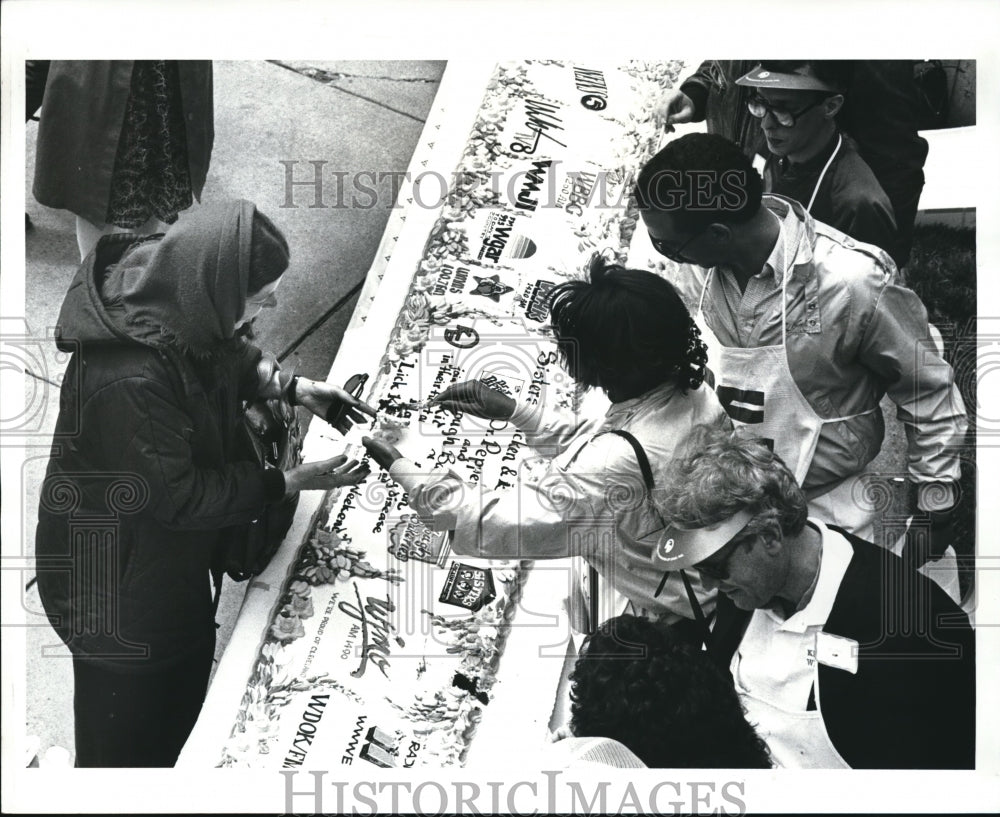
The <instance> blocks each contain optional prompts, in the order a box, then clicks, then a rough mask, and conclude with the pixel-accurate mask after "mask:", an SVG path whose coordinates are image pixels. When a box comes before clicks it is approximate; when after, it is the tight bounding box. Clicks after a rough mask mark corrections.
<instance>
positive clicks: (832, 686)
mask: <svg viewBox="0 0 1000 817" xmlns="http://www.w3.org/2000/svg"><path fill="white" fill-rule="evenodd" d="M657 504H658V505H659V507H660V512H661V513H662V515H663V516H664V517H665V518H668V519H670V520H671V521H672V524H673V525H675V526H676V527H672V528H670V529H668V530H667V531H666V532H665V533H664V535H663V536H662V538H661V540H660V544H659V546H658V547H657V549H656V551H655V556H654V561H655V562H656V564H658V565H659V566H660V568H661V569H664V570H667V571H671V572H673V571H679V570H694V571H696V572H697V573H698V574H699V575H700V577H701V580H702V583H703V584H704V585H705V586H706V587H708V588H717V589H718V591H719V599H718V604H717V607H716V623H715V627H714V629H713V632H712V635H711V638H710V639H709V652H710V653H711V654H712V655H713V656H715V657H716V658H717V659H718V660H719V661H720V662H721V663H723V665H725V666H728V667H729V669H730V671H731V672H732V675H733V680H734V682H735V684H736V689H737V692H738V693H739V696H740V699H741V702H742V703H743V706H744V707H745V709H746V712H747V720H748V721H749V722H750V723H753V724H755V726H756V729H757V731H758V734H760V736H761V737H762V738H763V739H764V740H765V741H766V743H767V745H768V749H769V750H770V752H771V756H772V758H773V759H774V761H775V762H776V764H777V765H779V766H782V767H786V768H835V769H836V768H841V769H842V768H856V769H860V768H897V769H923V768H931V769H971V768H973V767H974V765H975V743H976V741H975V728H976V727H975V713H976V704H975V697H976V696H975V638H974V633H973V630H972V628H971V626H970V625H969V620H968V618H967V617H966V615H965V614H964V613H963V612H962V611H961V610H960V609H959V608H958V607H957V606H956V605H955V604H954V602H953V601H952V600H951V599H949V598H948V596H947V595H946V594H945V593H944V592H943V591H942V590H941V589H940V588H938V587H937V586H936V585H935V584H934V583H933V582H930V581H929V580H927V579H926V578H924V577H923V576H921V575H920V574H918V573H916V572H915V571H912V570H910V569H908V568H907V567H906V566H905V565H904V563H903V561H902V560H901V559H899V558H898V557H896V556H893V555H892V554H891V553H888V552H886V551H884V550H882V549H881V548H878V547H876V546H874V545H873V544H871V543H870V542H866V541H864V540H862V539H859V538H857V537H855V536H852V535H851V534H849V533H847V532H846V531H844V530H842V529H840V528H836V527H834V526H832V525H828V524H825V523H824V522H822V521H820V520H819V519H816V518H812V517H811V516H810V517H807V506H806V498H805V496H804V495H803V493H802V491H801V490H800V488H799V486H798V484H797V483H796V481H795V478H794V475H793V474H792V473H791V471H790V470H789V469H788V468H787V467H786V466H785V464H784V463H782V461H781V460H780V459H779V458H778V457H776V456H775V455H774V454H773V453H772V451H771V450H770V448H769V447H768V446H767V445H766V444H765V443H764V442H763V441H762V440H759V439H754V438H750V437H748V436H746V435H745V434H740V433H739V432H737V433H732V432H727V431H724V430H720V429H718V428H714V429H713V428H709V427H707V426H702V427H700V428H697V429H695V431H694V433H693V434H692V436H691V438H690V439H689V441H688V444H687V445H686V447H685V450H684V452H682V454H681V455H680V456H679V457H678V458H677V459H675V460H674V462H673V464H672V467H671V477H670V479H669V480H668V481H667V482H666V483H665V484H664V486H663V490H662V491H661V492H660V493H659V494H658V498H657Z"/></svg>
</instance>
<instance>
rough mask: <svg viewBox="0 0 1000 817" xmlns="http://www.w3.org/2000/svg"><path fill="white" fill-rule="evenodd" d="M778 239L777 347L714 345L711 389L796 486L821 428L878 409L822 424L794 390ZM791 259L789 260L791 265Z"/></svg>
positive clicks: (787, 266) (705, 288)
mask: <svg viewBox="0 0 1000 817" xmlns="http://www.w3.org/2000/svg"><path fill="white" fill-rule="evenodd" d="M775 218H777V216H775ZM781 240H782V253H783V257H784V265H783V266H784V272H785V274H784V276H783V278H782V281H781V342H780V343H779V344H776V345H774V346H758V347H755V348H743V347H741V346H723V345H722V344H718V343H717V349H716V350H715V353H716V354H715V355H714V357H715V359H716V365H717V367H718V369H717V371H716V376H717V382H716V386H715V390H716V392H717V394H718V395H719V401H720V402H721V403H722V405H723V407H724V408H725V409H726V413H727V414H729V416H730V418H731V419H732V420H733V423H734V424H735V425H737V426H740V425H746V426H752V430H753V431H754V432H755V433H756V434H757V436H760V437H763V438H765V439H767V440H769V441H770V442H771V443H772V444H773V446H774V452H775V453H776V454H777V455H778V456H780V457H781V459H782V460H783V461H784V463H785V465H787V466H788V468H789V470H791V471H792V473H793V474H795V479H796V480H797V481H798V482H799V484H800V485H801V484H802V481H803V480H804V479H805V476H806V474H807V473H808V472H809V466H810V465H811V464H812V459H813V455H814V454H815V453H816V444H817V443H818V442H819V437H820V434H821V433H822V430H823V426H824V425H825V424H826V423H839V422H843V421H844V420H850V419H853V418H854V417H860V416H862V415H864V414H871V413H873V412H875V411H877V410H878V406H874V407H872V408H871V409H869V410H867V411H863V412H859V413H858V414H850V415H847V416H844V417H831V418H828V419H824V418H823V417H820V416H819V415H818V414H817V413H816V411H815V410H814V409H813V407H812V406H811V405H810V404H809V401H808V400H806V398H805V397H804V396H803V395H802V392H801V391H800V390H799V387H798V385H796V383H795V379H794V378H793V377H792V372H791V370H790V369H789V368H788V354H787V332H788V315H787V296H786V289H787V284H786V282H787V279H788V276H789V272H790V264H789V262H788V239H787V236H786V234H785V231H784V230H782V231H781ZM794 260H795V259H794V258H793V259H792V262H793V263H794ZM712 275H714V270H713V271H711V272H709V274H708V275H707V276H706V278H705V285H704V286H703V287H702V290H701V297H700V298H699V299H698V313H697V315H696V316H695V321H696V322H697V323H698V324H699V327H700V328H701V329H702V333H703V334H704V333H705V329H706V325H705V319H704V315H703V305H704V302H705V293H706V292H707V291H708V287H709V285H710V284H711V282H712Z"/></svg>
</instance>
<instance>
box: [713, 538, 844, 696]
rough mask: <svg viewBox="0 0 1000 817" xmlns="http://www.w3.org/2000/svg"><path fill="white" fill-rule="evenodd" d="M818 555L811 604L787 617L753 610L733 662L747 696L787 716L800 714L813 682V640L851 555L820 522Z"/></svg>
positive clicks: (840, 540)
mask: <svg viewBox="0 0 1000 817" xmlns="http://www.w3.org/2000/svg"><path fill="white" fill-rule="evenodd" d="M809 524H811V525H812V526H813V527H814V528H815V529H816V530H817V531H819V533H820V537H821V541H822V545H821V547H822V553H821V556H820V564H819V575H818V577H817V580H816V587H815V589H814V591H813V594H812V598H811V599H810V600H809V601H808V603H807V604H806V605H805V606H804V607H803V608H802V609H801V610H798V611H796V612H795V613H794V614H793V615H791V616H789V617H787V618H786V617H785V616H783V615H782V614H781V613H780V612H778V611H777V610H775V609H770V608H767V609H761V610H755V611H754V613H753V615H752V616H751V618H750V624H749V625H748V627H747V630H746V633H745V634H744V636H743V640H742V641H741V642H740V646H739V649H738V650H737V652H736V656H735V657H734V659H733V674H734V676H735V678H736V680H737V683H738V686H739V687H741V688H742V689H743V690H744V691H745V692H746V693H748V694H750V695H753V696H754V697H757V698H760V699H762V700H765V701H767V702H768V703H770V704H771V705H773V706H776V707H778V708H779V709H783V710H785V711H787V712H804V711H806V708H807V706H808V704H809V695H810V692H811V691H812V686H813V680H814V679H815V677H816V672H815V671H816V654H815V647H816V635H817V633H820V632H822V631H823V627H824V625H825V624H826V620H827V618H829V616H830V611H831V610H832V609H833V603H834V600H835V599H836V598H837V592H838V591H839V590H840V583H841V582H842V581H843V579H844V573H845V572H846V570H847V565H848V564H850V561H851V558H852V556H853V555H854V551H853V550H852V548H851V545H850V543H849V542H848V541H847V540H846V539H845V538H844V537H843V536H841V535H840V534H839V533H837V532H836V531H831V530H830V529H829V528H827V527H826V525H824V524H823V523H822V522H820V521H818V520H815V519H810V520H809Z"/></svg>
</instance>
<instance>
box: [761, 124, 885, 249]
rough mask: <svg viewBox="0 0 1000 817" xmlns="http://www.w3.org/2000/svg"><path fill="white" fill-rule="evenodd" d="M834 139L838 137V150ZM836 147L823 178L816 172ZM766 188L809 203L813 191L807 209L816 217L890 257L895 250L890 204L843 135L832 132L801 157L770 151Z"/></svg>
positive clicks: (855, 148)
mask: <svg viewBox="0 0 1000 817" xmlns="http://www.w3.org/2000/svg"><path fill="white" fill-rule="evenodd" d="M838 140H842V141H841V143H840V150H837V144H838ZM835 150H837V153H836V156H834V157H833V161H832V162H830V166H829V167H828V168H827V170H826V173H825V174H823V177H822V180H821V179H820V174H821V173H823V168H824V167H826V164H827V161H828V160H829V159H830V157H831V156H832V155H833V152H834V151H835ZM817 183H818V184H819V188H818V189H817V187H816V185H817ZM764 190H765V191H766V192H768V193H775V194H778V195H781V196H784V197H785V198H789V199H795V200H796V201H798V202H799V203H801V204H802V205H803V206H804V207H808V206H809V202H810V200H813V191H815V193H816V196H815V200H813V204H812V208H811V209H810V210H809V214H810V215H811V216H812V217H813V218H814V219H816V220H817V221H821V222H823V223H824V224H828V225H830V226H831V227H835V228H836V229H838V230H840V231H841V232H842V233H845V234H846V235H849V236H850V237H851V238H853V239H855V240H856V241H864V242H866V243H868V244H874V245H875V246H876V247H881V248H882V249H883V250H885V251H886V252H887V253H889V255H891V256H893V257H896V256H897V255H898V253H897V236H896V219H895V217H894V216H893V211H892V203H891V202H890V201H889V197H888V196H887V195H886V192H885V191H884V190H883V189H882V185H880V184H879V182H878V179H876V178H875V174H874V173H873V172H872V169H871V168H870V167H869V166H868V165H867V164H866V163H865V160H864V159H862V158H861V155H860V154H859V153H858V151H857V147H856V146H855V144H854V142H853V141H852V140H851V138H850V137H849V136H847V135H846V134H839V133H834V134H833V137H832V138H831V139H830V141H829V142H828V143H827V144H826V145H825V146H824V147H823V150H821V151H820V152H819V153H818V154H816V155H815V156H813V157H812V158H810V159H807V160H806V161H804V162H792V161H790V160H789V159H788V158H787V157H778V156H774V155H769V156H768V159H767V164H766V165H765V167H764Z"/></svg>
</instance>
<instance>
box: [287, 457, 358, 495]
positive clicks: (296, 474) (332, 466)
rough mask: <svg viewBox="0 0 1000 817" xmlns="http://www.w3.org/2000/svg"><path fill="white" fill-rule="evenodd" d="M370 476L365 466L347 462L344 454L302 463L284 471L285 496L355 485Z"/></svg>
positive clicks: (355, 462) (356, 462)
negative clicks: (299, 492)
mask: <svg viewBox="0 0 1000 817" xmlns="http://www.w3.org/2000/svg"><path fill="white" fill-rule="evenodd" d="M370 474H371V470H370V469H369V468H368V465H367V464H364V465H362V464H361V463H359V462H358V460H348V459H347V457H346V456H345V455H344V454H341V455H340V456H339V457H333V458H332V459H329V460H320V461H319V462H304V463H302V465H297V466H295V467H294V468H291V469H289V470H288V471H285V494H286V495H289V496H290V495H291V494H294V493H297V492H298V491H327V490H329V489H330V488H339V487H341V486H342V485H357V484H358V483H359V482H364V481H365V480H366V479H368V477H369V475H370Z"/></svg>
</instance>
